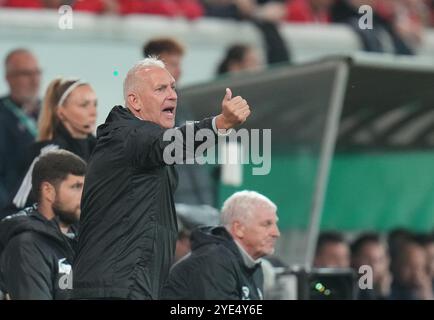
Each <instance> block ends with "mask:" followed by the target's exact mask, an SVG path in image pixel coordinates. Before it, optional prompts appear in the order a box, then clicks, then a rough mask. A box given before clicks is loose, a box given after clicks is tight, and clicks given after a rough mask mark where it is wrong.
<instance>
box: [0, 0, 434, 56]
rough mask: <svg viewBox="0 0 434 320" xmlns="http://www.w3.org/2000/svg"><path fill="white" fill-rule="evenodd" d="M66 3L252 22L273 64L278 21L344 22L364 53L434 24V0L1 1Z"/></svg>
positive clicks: (413, 41)
mask: <svg viewBox="0 0 434 320" xmlns="http://www.w3.org/2000/svg"><path fill="white" fill-rule="evenodd" d="M65 4H66V5H71V6H72V8H73V10H76V11H85V12H91V13H95V14H118V15H130V14H148V15H161V16H165V17H169V18H176V17H182V18H185V19H188V20H195V19H199V18H201V17H214V18H222V19H235V20H243V21H251V22H253V23H254V24H255V25H256V26H257V27H259V29H260V31H261V32H262V33H263V34H264V37H265V40H266V42H268V43H269V47H270V48H269V49H268V50H269V51H273V52H277V53H275V55H276V56H275V57H270V58H269V61H271V62H282V61H285V60H289V53H286V52H285V51H286V48H284V45H283V44H281V43H279V42H282V41H281V40H280V39H279V35H278V31H276V30H273V26H278V25H281V24H282V23H309V24H317V23H319V24H330V23H344V24H347V25H349V26H350V27H351V28H352V29H354V31H355V32H356V33H357V34H358V35H359V36H360V37H361V42H362V44H363V47H364V49H365V50H366V51H371V52H390V53H397V54H413V53H414V52H415V51H416V50H417V48H418V46H419V45H420V44H421V42H422V40H423V31H424V29H426V28H430V27H432V26H434V1H432V0H122V1H120V0H76V1H71V0H67V1H64V0H63V1H62V0H0V6H3V7H9V8H22V9H32V10H38V9H55V10H57V9H58V8H59V7H60V6H61V5H65ZM363 5H369V6H370V7H371V8H372V9H373V18H372V24H373V25H372V28H369V29H368V30H365V29H360V27H359V20H360V18H361V17H362V15H363V14H364V13H365V12H366V11H362V12H359V9H360V7H361V6H363ZM270 28H271V30H270ZM276 33H277V35H275V34H276ZM278 51H280V52H278Z"/></svg>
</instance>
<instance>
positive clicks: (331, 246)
mask: <svg viewBox="0 0 434 320" xmlns="http://www.w3.org/2000/svg"><path fill="white" fill-rule="evenodd" d="M313 266H314V267H315V268H349V267H350V249H349V247H348V244H347V242H346V241H345V239H344V237H343V236H342V235H341V234H340V233H337V232H323V233H321V234H320V235H319V237H318V242H317V246H316V252H315V258H314V262H313Z"/></svg>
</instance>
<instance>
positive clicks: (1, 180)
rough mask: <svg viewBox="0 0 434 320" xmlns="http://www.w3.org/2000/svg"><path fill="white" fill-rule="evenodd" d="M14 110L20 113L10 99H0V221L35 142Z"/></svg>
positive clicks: (18, 182)
mask: <svg viewBox="0 0 434 320" xmlns="http://www.w3.org/2000/svg"><path fill="white" fill-rule="evenodd" d="M14 109H16V112H17V113H20V110H21V109H20V107H19V106H18V105H17V104H16V103H14V102H12V100H11V99H10V97H4V98H1V99H0V219H1V218H2V217H4V216H6V215H7V213H5V214H3V213H2V212H3V210H4V209H5V208H6V206H7V205H8V202H9V200H10V198H11V196H12V195H13V193H14V191H15V190H16V189H17V188H18V186H19V184H20V183H21V178H22V176H21V175H22V172H23V171H24V170H26V166H25V162H24V159H25V157H26V153H27V151H28V150H29V147H30V146H31V144H32V143H33V142H34V141H35V136H34V135H33V133H32V132H31V131H30V130H29V128H28V127H26V126H25V125H24V124H23V122H22V121H21V120H20V118H19V117H18V116H17V115H16V114H14V112H13V110H14ZM21 112H22V111H21ZM28 118H29V117H28ZM29 119H30V118H29Z"/></svg>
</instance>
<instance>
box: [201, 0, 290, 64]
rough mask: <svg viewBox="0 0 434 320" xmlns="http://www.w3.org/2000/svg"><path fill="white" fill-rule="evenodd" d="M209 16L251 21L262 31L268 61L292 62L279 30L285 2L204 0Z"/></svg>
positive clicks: (206, 12)
mask: <svg viewBox="0 0 434 320" xmlns="http://www.w3.org/2000/svg"><path fill="white" fill-rule="evenodd" d="M202 2H203V4H204V7H205V14H206V16H209V17H218V18H228V19H236V20H248V21H251V22H252V23H253V24H254V25H255V26H256V27H257V28H258V29H259V31H260V32H261V34H262V36H263V39H264V43H265V51H266V57H267V63H268V64H273V63H280V62H290V60H291V58H290V53H289V50H288V48H287V45H286V43H285V41H284V40H283V38H282V36H281V34H280V32H279V24H280V23H281V22H283V20H284V17H285V3H284V1H279V0H268V1H267V0H223V1H221V0H202Z"/></svg>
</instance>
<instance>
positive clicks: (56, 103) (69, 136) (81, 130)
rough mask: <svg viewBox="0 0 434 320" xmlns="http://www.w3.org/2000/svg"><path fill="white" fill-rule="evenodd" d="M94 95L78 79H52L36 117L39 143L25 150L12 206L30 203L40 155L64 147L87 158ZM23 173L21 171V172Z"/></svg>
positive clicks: (91, 144) (92, 140)
mask: <svg viewBox="0 0 434 320" xmlns="http://www.w3.org/2000/svg"><path fill="white" fill-rule="evenodd" d="M96 107H97V98H96V94H95V92H94V91H93V89H92V87H91V86H90V85H89V84H88V83H86V82H83V81H81V80H79V79H64V78H57V79H54V80H53V81H51V83H50V84H49V86H48V88H47V91H46V93H45V98H44V106H43V108H42V110H41V115H40V118H39V135H38V142H37V143H35V144H33V145H32V146H31V148H30V149H29V150H28V153H27V157H26V161H25V162H26V164H27V165H26V168H28V170H27V173H26V174H25V176H24V179H23V181H22V183H21V186H20V188H19V190H18V191H17V193H16V195H15V197H14V198H13V206H12V208H11V209H9V210H8V213H10V212H12V211H15V210H14V209H15V208H18V209H20V208H23V207H24V206H26V205H31V204H32V203H33V201H35V200H36V199H33V198H32V197H29V194H30V190H31V187H32V185H31V175H32V170H33V166H34V163H35V162H36V161H37V160H38V157H39V156H41V155H42V154H44V153H46V152H48V151H50V150H53V149H59V148H61V149H66V150H68V151H71V152H73V153H74V154H76V155H78V156H79V157H80V158H82V159H84V160H85V161H88V160H89V158H90V155H91V153H92V151H93V148H94V147H95V145H96V138H95V137H94V136H93V133H94V131H95V123H96V115H97V111H96ZM23 175H24V174H23Z"/></svg>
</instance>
